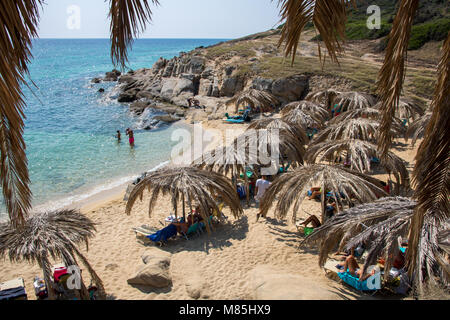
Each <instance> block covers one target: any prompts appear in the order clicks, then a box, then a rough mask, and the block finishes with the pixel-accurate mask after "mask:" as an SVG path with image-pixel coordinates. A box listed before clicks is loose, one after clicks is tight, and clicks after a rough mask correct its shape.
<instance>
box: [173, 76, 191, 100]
mask: <svg viewBox="0 0 450 320" xmlns="http://www.w3.org/2000/svg"><path fill="white" fill-rule="evenodd" d="M193 91H194V83H193V82H192V80H188V79H179V80H178V81H177V83H176V85H175V88H174V89H173V95H174V96H179V95H180V94H181V93H183V92H193Z"/></svg>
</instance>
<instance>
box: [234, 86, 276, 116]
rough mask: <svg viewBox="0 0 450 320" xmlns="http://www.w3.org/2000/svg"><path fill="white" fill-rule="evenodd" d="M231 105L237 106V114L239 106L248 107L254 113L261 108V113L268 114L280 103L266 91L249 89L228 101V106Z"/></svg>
mask: <svg viewBox="0 0 450 320" xmlns="http://www.w3.org/2000/svg"><path fill="white" fill-rule="evenodd" d="M231 103H233V104H235V105H236V112H237V111H238V109H239V106H241V105H243V104H245V105H248V106H249V107H250V108H251V109H252V111H254V110H255V109H256V108H257V107H260V111H261V112H267V111H271V110H272V109H273V107H274V106H276V105H277V104H278V103H279V102H278V100H277V98H275V96H273V95H272V94H270V93H268V92H266V91H261V90H256V89H248V90H245V91H241V92H239V93H238V94H236V95H235V96H234V97H233V98H231V99H230V100H228V101H227V104H231Z"/></svg>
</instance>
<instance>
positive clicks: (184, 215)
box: [183, 193, 186, 221]
mask: <svg viewBox="0 0 450 320" xmlns="http://www.w3.org/2000/svg"><path fill="white" fill-rule="evenodd" d="M183 219H184V221H186V210H185V208H184V193H183Z"/></svg>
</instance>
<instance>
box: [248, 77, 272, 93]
mask: <svg viewBox="0 0 450 320" xmlns="http://www.w3.org/2000/svg"><path fill="white" fill-rule="evenodd" d="M272 84H273V79H266V78H259V77H258V78H256V79H253V81H252V85H251V88H252V89H256V90H260V91H267V92H272Z"/></svg>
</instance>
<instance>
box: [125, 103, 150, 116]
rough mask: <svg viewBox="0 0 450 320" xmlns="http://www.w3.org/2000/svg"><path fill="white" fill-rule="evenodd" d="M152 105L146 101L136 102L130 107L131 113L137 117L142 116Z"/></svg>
mask: <svg viewBox="0 0 450 320" xmlns="http://www.w3.org/2000/svg"><path fill="white" fill-rule="evenodd" d="M150 103H151V102H150V101H146V100H140V101H135V102H133V103H132V104H131V105H130V111H131V112H133V113H135V114H136V115H141V114H142V113H143V112H144V111H145V109H147V108H148V107H149V106H150Z"/></svg>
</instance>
